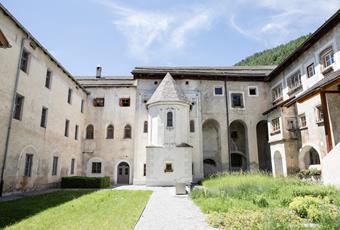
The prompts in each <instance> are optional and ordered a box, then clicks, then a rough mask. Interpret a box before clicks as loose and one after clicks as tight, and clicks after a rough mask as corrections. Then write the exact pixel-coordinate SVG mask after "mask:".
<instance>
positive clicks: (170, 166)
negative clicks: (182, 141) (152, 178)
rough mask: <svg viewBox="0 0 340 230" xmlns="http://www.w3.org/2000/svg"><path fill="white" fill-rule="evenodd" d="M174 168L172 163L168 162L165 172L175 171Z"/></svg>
mask: <svg viewBox="0 0 340 230" xmlns="http://www.w3.org/2000/svg"><path fill="white" fill-rule="evenodd" d="M173 171H174V170H173V169H172V164H171V163H166V164H165V169H164V172H173Z"/></svg>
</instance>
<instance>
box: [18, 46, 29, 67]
mask: <svg viewBox="0 0 340 230" xmlns="http://www.w3.org/2000/svg"><path fill="white" fill-rule="evenodd" d="M29 57H30V53H29V52H27V51H26V50H25V49H24V50H23V51H22V55H21V62H20V69H21V70H22V71H24V72H25V73H27V72H28V62H29Z"/></svg>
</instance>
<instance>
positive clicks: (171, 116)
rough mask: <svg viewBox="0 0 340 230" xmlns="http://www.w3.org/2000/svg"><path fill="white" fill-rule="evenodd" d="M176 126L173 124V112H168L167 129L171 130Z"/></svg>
mask: <svg viewBox="0 0 340 230" xmlns="http://www.w3.org/2000/svg"><path fill="white" fill-rule="evenodd" d="M173 126H174V123H173V113H172V112H167V113H166V127H168V128H171V127H173Z"/></svg>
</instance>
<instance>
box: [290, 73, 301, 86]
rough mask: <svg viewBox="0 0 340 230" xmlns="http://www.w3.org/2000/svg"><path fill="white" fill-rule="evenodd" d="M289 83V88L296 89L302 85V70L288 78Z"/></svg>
mask: <svg viewBox="0 0 340 230" xmlns="http://www.w3.org/2000/svg"><path fill="white" fill-rule="evenodd" d="M287 85H288V88H289V90H295V89H297V88H299V87H300V86H301V72H300V71H296V72H295V73H293V74H292V75H291V76H289V77H288V78H287Z"/></svg>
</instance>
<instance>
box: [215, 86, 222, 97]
mask: <svg viewBox="0 0 340 230" xmlns="http://www.w3.org/2000/svg"><path fill="white" fill-rule="evenodd" d="M214 96H223V87H222V86H218V87H215V88H214Z"/></svg>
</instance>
